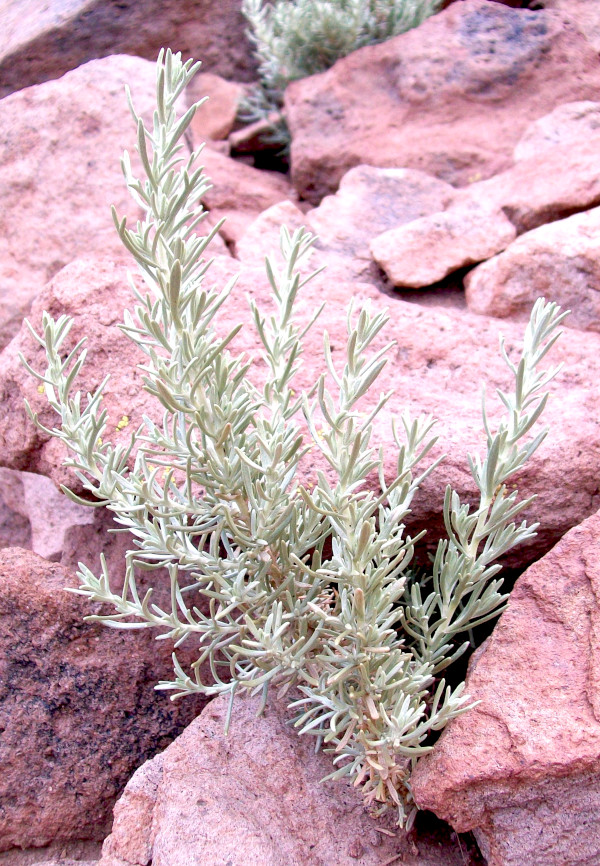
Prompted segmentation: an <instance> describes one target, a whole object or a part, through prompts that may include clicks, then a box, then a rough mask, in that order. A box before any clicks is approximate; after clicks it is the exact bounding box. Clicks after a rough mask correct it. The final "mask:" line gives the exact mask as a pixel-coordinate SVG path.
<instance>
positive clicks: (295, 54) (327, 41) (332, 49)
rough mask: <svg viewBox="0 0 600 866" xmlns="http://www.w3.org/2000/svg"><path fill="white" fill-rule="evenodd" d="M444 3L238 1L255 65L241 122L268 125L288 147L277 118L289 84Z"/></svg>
mask: <svg viewBox="0 0 600 866" xmlns="http://www.w3.org/2000/svg"><path fill="white" fill-rule="evenodd" d="M442 3H443V0H275V2H274V3H268V2H267V3H265V2H264V0H243V3H242V12H243V13H244V15H245V16H246V18H247V19H248V23H249V24H250V29H249V31H248V36H249V38H250V39H251V41H252V42H253V43H254V45H255V54H256V57H257V59H258V62H259V68H258V74H259V79H260V81H259V84H258V85H256V86H255V87H254V88H253V89H252V90H251V91H250V92H249V93H248V95H247V97H246V98H245V99H244V101H243V103H242V105H241V107H240V119H242V120H244V121H246V122H254V121H259V120H263V121H267V122H268V123H269V126H270V137H271V140H272V141H273V142H274V143H276V144H279V145H281V146H285V145H287V144H288V143H289V133H288V130H287V126H286V125H285V120H284V118H283V117H282V116H281V109H282V108H283V93H284V90H285V88H286V87H287V85H288V84H289V83H290V82H291V81H296V80H297V79H299V78H306V76H308V75H314V74H315V73H317V72H324V71H325V70H326V69H329V67H330V66H333V64H334V63H335V62H336V60H339V59H340V58H341V57H346V56H347V55H348V54H350V53H351V52H352V51H356V50H357V49H358V48H362V47H363V46H364V45H375V44H376V43H378V42H384V41H385V40H386V39H390V38H391V37H392V36H398V35H399V34H400V33H405V32H406V31H407V30H410V29H412V28H413V27H418V25H419V24H421V23H422V22H423V21H424V20H425V19H426V18H428V17H429V16H430V15H433V14H434V13H435V12H438V11H439V9H440V8H441V6H442Z"/></svg>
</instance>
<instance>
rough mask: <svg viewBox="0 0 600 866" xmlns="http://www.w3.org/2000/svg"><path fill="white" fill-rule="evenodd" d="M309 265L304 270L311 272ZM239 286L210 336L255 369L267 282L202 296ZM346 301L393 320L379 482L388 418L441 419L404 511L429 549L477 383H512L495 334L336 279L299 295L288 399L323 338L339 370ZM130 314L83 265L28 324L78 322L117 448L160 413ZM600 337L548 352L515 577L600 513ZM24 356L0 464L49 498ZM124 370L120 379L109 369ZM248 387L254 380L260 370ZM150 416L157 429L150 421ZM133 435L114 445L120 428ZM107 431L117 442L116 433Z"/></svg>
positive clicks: (48, 458)
mask: <svg viewBox="0 0 600 866" xmlns="http://www.w3.org/2000/svg"><path fill="white" fill-rule="evenodd" d="M318 263H319V262H318V257H315V260H314V262H313V266H317V265H318ZM236 273H238V274H239V280H238V283H237V284H236V287H235V290H234V292H233V293H232V295H231V297H230V298H229V301H228V303H227V305H226V306H225V307H224V309H223V319H222V320H221V321H220V323H219V329H220V330H221V332H222V333H223V334H225V333H227V331H228V330H229V329H230V328H231V326H233V325H234V324H235V323H236V322H239V321H244V322H246V323H247V324H248V327H246V328H244V329H243V330H242V331H241V332H240V334H239V335H238V337H237V338H236V343H235V348H236V349H237V350H239V351H248V352H250V353H251V354H254V355H256V353H257V350H258V348H259V347H258V341H257V337H256V335H255V333H254V330H253V327H252V326H251V325H250V323H249V313H248V306H247V296H248V295H249V296H250V297H254V298H255V299H257V300H259V301H261V302H266V303H268V300H267V301H265V299H268V297H269V292H268V288H267V281H266V277H265V276H264V272H263V270H262V269H257V268H251V267H245V266H242V264H240V263H239V262H236V261H235V260H234V259H231V258H227V257H223V256H221V257H217V259H216V260H215V264H214V265H213V267H212V268H211V270H210V271H209V275H208V276H207V283H208V284H209V285H210V284H211V283H214V284H216V285H218V286H223V285H224V284H225V282H226V281H227V280H228V279H229V278H231V277H232V276H234V275H235V274H236ZM352 297H354V298H355V300H356V302H357V303H362V302H364V301H366V300H369V301H370V302H371V303H372V304H373V305H374V307H375V308H376V309H377V308H379V309H381V308H382V307H384V306H387V307H389V308H390V314H391V319H392V321H391V323H390V325H389V326H388V328H387V329H386V333H382V334H381V336H380V338H379V342H378V344H377V345H378V346H383V345H384V344H385V343H386V342H387V341H388V340H389V339H390V338H395V339H396V341H397V349H396V351H395V352H393V353H391V356H390V363H389V364H388V366H387V367H386V368H385V371H384V373H383V374H382V377H381V380H380V382H379V383H378V385H377V392H378V393H379V391H388V390H394V392H395V393H394V396H393V397H392V399H391V401H390V403H389V404H388V409H387V410H386V412H385V413H384V415H382V416H381V417H380V418H379V419H377V420H376V422H375V430H374V441H375V442H377V443H381V444H382V445H383V447H384V454H385V460H386V472H387V475H388V476H391V475H392V474H393V473H394V469H395V465H396V463H395V461H396V448H395V446H394V445H393V441H392V437H391V430H390V416H391V415H398V414H399V413H400V412H401V411H402V410H403V409H404V408H405V407H406V408H409V409H410V411H411V413H412V414H413V415H415V414H419V413H431V414H433V415H434V416H435V417H437V418H438V419H440V425H439V428H438V431H437V432H438V434H439V436H440V439H439V442H438V445H437V446H436V450H435V454H440V453H445V454H446V455H447V457H446V460H445V462H444V463H443V465H442V466H441V467H439V468H438V470H437V471H436V472H435V473H434V474H433V475H432V476H430V477H429V478H428V479H427V481H426V482H425V484H424V486H423V489H422V491H421V492H420V494H419V495H417V496H416V497H415V499H414V501H413V515H412V520H411V530H414V531H416V530H417V529H419V528H425V527H427V528H428V529H429V535H428V538H429V542H430V544H435V543H436V542H437V539H438V538H439V537H440V535H442V534H443V525H442V518H441V509H442V503H443V499H444V490H445V486H446V483H450V484H452V486H453V487H455V489H457V490H458V491H459V493H460V495H461V496H463V497H464V498H465V499H466V500H467V501H472V500H473V498H474V496H475V487H474V482H473V480H472V478H471V476H470V473H469V471H468V468H467V462H466V453H467V451H475V452H481V450H482V448H483V442H484V437H483V432H482V428H481V418H480V402H479V393H480V384H481V381H482V379H484V380H485V382H486V386H487V390H488V394H493V393H494V389H495V388H497V387H502V388H506V387H507V386H508V385H510V377H509V374H508V371H507V369H506V367H505V365H504V363H503V361H502V360H501V357H500V352H499V349H498V323H497V321H495V320H493V319H489V318H487V317H482V316H477V315H475V314H472V313H469V312H467V311H463V310H460V311H457V310H451V309H444V310H442V309H440V308H436V307H421V306H418V305H415V304H411V303H406V302H404V301H400V300H398V299H396V298H395V297H390V296H388V297H385V296H384V295H382V293H381V292H380V291H379V290H377V289H376V288H375V287H374V286H372V285H370V284H367V283H359V282H355V283H347V282H344V281H341V280H337V279H331V277H330V275H328V273H327V272H325V273H324V274H323V275H321V276H320V277H319V278H318V279H317V280H315V281H314V282H313V283H311V284H309V285H308V286H306V288H305V291H304V294H303V299H302V300H301V301H300V306H299V308H298V312H299V314H300V316H301V317H303V316H305V317H306V318H308V317H309V316H310V315H311V314H312V312H313V311H314V310H315V309H317V308H318V307H319V306H320V304H321V302H322V301H323V300H326V301H327V304H328V306H327V308H326V310H325V312H324V313H323V314H322V317H321V319H320V320H319V326H318V328H316V329H314V330H313V331H312V332H311V334H310V335H309V336H308V337H307V339H306V342H305V355H304V366H303V367H302V369H301V370H300V372H299V374H298V377H297V382H296V386H295V387H296V389H297V390H298V389H300V388H305V389H309V388H310V387H311V386H312V385H313V384H314V382H315V381H316V379H317V378H318V375H319V374H320V373H321V371H322V369H323V360H322V330H323V329H325V328H326V329H327V330H328V332H329V334H330V339H331V343H332V346H333V349H334V353H335V352H337V353H338V354H337V355H335V354H334V357H340V353H341V351H342V349H343V346H344V343H345V307H346V305H347V303H348V301H349V300H350V298H352ZM129 303H130V298H129V290H128V288H127V287H126V286H125V283H124V275H123V270H120V269H118V268H116V267H114V266H112V265H106V264H105V265H103V266H102V267H99V266H95V268H94V270H93V271H92V270H91V269H90V267H89V265H88V264H86V263H85V262H77V263H73V264H72V265H71V266H70V267H69V268H67V269H65V270H64V271H63V272H62V273H61V274H59V275H57V277H56V278H55V279H54V280H53V281H52V282H51V283H50V284H49V285H48V287H47V289H46V290H45V291H44V293H43V294H42V295H41V296H40V297H38V299H37V300H36V302H35V305H34V308H33V310H32V323H33V324H34V325H35V326H37V327H39V321H40V318H41V311H42V309H43V308H44V307H46V308H47V309H49V311H50V312H51V313H52V314H53V315H55V316H56V315H58V314H59V313H63V312H66V313H68V314H71V315H73V316H74V317H75V320H76V321H75V324H74V326H73V334H72V336H73V339H74V340H76V339H77V337H78V336H82V335H87V336H88V338H89V354H88V361H87V364H86V366H85V367H84V370H83V373H82V379H81V386H82V388H83V389H84V390H88V389H93V388H94V387H96V386H97V385H98V383H99V382H100V381H101V380H102V378H103V377H104V375H105V373H106V372H108V371H110V372H111V373H112V375H113V378H112V379H111V381H110V382H109V385H108V387H107V391H106V408H107V410H108V415H109V431H108V434H107V435H111V436H112V437H113V438H114V439H115V440H116V441H121V442H126V441H128V440H127V437H128V434H129V430H132V429H135V428H136V427H137V426H138V424H139V423H141V421H142V416H143V414H149V415H151V416H154V417H155V418H158V417H159V415H160V412H159V407H157V405H156V404H155V403H154V401H153V400H150V399H149V398H148V396H147V395H146V394H145V392H144V391H143V390H142V388H141V381H140V373H139V371H137V370H135V369H134V365H135V364H136V363H137V362H138V358H139V357H140V356H139V355H138V354H137V352H136V350H135V347H133V346H132V345H131V344H130V343H129V340H128V339H127V338H126V337H125V336H124V335H123V334H122V333H121V331H120V330H119V329H118V327H117V325H118V322H120V321H121V320H122V312H121V311H122V308H123V306H124V305H126V304H129ZM522 331H523V326H522V325H521V324H514V323H510V322H506V323H503V324H502V332H503V333H504V334H505V336H506V338H507V345H508V346H509V347H516V346H518V345H520V341H521V339H522ZM599 339H600V338H599V337H598V335H597V334H593V333H583V332H580V331H573V330H570V329H568V330H567V331H566V332H565V334H564V336H563V338H562V339H561V341H560V342H559V344H558V345H557V346H556V347H555V349H554V350H553V360H552V363H560V362H562V363H563V364H564V367H563V370H562V371H561V373H560V374H559V376H558V378H557V379H556V380H555V382H554V383H553V386H552V392H553V394H554V395H555V396H554V399H551V400H550V403H549V406H548V409H547V412H546V420H545V423H546V424H547V425H548V426H549V427H550V430H551V433H550V435H549V437H548V439H547V441H546V442H545V443H544V445H543V447H542V448H541V449H540V450H539V451H538V452H537V454H536V455H535V456H534V458H533V459H532V461H531V462H530V464H529V465H528V466H527V468H526V469H525V470H524V471H523V472H522V473H521V474H520V475H519V477H518V478H515V483H516V484H517V486H518V488H519V490H520V491H521V493H522V494H523V495H524V496H527V495H530V494H532V493H537V494H539V498H538V499H537V500H536V502H535V503H534V504H533V505H532V506H530V508H529V510H528V512H527V514H526V516H527V519H529V520H538V521H540V523H541V527H540V530H539V535H538V536H537V538H536V539H535V540H534V541H532V542H531V543H530V544H529V546H527V547H523V548H519V549H517V550H515V551H514V553H513V554H512V555H511V556H512V559H511V564H513V565H518V564H521V565H523V564H526V563H529V562H531V561H532V560H533V559H534V558H535V557H536V556H539V555H542V554H543V553H545V552H546V551H547V550H548V549H549V547H550V546H551V545H552V544H554V543H555V542H556V540H557V539H558V538H559V537H560V536H561V535H563V534H564V533H565V532H566V531H567V530H568V529H569V528H570V527H572V526H574V525H576V524H577V523H579V522H581V520H583V519H585V517H587V516H589V514H590V513H591V512H593V511H594V510H596V508H598V507H599V504H596V503H597V501H598V500H597V485H598V473H597V462H598V459H599V455H600V428H599V427H598V424H597V407H596V406H595V403H594V400H593V397H592V396H591V395H592V394H593V391H592V388H593V384H592V383H594V382H596V380H597V379H598V377H599V376H600V352H599V348H600V344H599ZM19 349H21V350H22V351H23V352H24V353H25V355H26V357H27V358H28V360H29V361H30V363H32V364H33V366H34V367H35V368H40V367H41V368H43V366H44V360H43V357H42V349H41V347H36V346H35V345H34V343H33V340H32V338H31V337H30V335H29V333H28V332H27V331H26V330H25V328H23V330H22V332H21V333H20V334H19V336H18V337H17V338H15V340H14V341H13V342H12V343H11V344H10V345H9V346H8V347H7V348H6V349H5V351H4V353H3V355H2V358H1V360H0V400H2V401H4V403H3V405H4V406H5V407H6V410H7V411H6V413H5V415H4V416H3V417H0V463H2V464H3V465H5V466H7V467H9V468H12V469H21V470H23V469H25V470H27V471H34V472H38V473H40V474H44V475H48V476H49V477H50V478H51V479H52V480H53V481H54V483H55V484H59V483H66V484H68V485H72V486H73V485H74V486H75V487H76V488H77V483H76V482H74V479H73V477H72V476H71V475H70V473H69V472H67V470H65V469H63V467H62V459H63V453H62V450H61V447H60V443H57V442H56V441H54V440H52V441H48V439H47V437H46V436H45V435H43V434H41V433H40V432H38V431H36V430H35V429H34V428H33V426H32V424H31V422H30V421H29V419H28V417H27V415H26V413H25V410H24V408H23V402H22V401H23V397H27V399H28V400H30V402H31V404H32V406H33V408H34V410H36V411H39V412H40V416H41V419H42V421H43V422H45V423H46V424H52V425H53V424H54V423H55V419H54V418H53V416H52V412H50V411H49V410H48V407H47V404H46V402H45V396H44V395H41V394H39V393H38V390H37V383H36V381H35V380H33V379H32V378H31V377H30V376H29V375H28V374H27V373H26V372H25V370H24V369H23V368H22V367H21V365H20V363H19V361H18V358H17V353H18V351H19ZM115 357H119V358H120V361H121V363H120V364H119V366H118V368H117V369H115V367H114V363H113V362H112V361H111V359H113V358H115ZM256 369H257V373H256V375H257V376H259V377H260V369H261V368H260V365H258V366H257V368H256ZM489 403H490V405H489V409H490V416H491V419H492V422H493V420H494V419H495V418H496V417H497V416H498V414H499V404H498V402H497V401H496V402H494V401H493V400H492V399H491V398H490V401H489ZM154 413H156V415H155V414H154ZM125 415H126V416H127V417H128V419H129V425H128V427H126V428H124V429H121V430H120V431H119V432H118V433H117V432H116V431H115V428H116V427H117V426H118V423H119V420H120V419H122V418H123V416H125ZM113 431H114V432H113ZM316 465H317V464H316V461H315V460H314V455H311V459H310V462H307V463H306V464H305V465H304V466H303V468H302V469H301V473H300V479H301V480H302V481H304V482H306V483H308V482H311V481H314V480H315V479H314V472H315V466H316ZM557 466H560V471H561V481H560V485H557V483H556V471H557V470H556V467H557Z"/></svg>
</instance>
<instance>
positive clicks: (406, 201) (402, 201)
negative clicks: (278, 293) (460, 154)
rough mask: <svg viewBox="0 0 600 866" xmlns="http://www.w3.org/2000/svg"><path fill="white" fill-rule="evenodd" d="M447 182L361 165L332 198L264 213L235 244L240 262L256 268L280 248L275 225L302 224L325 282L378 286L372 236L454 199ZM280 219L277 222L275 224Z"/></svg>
mask: <svg viewBox="0 0 600 866" xmlns="http://www.w3.org/2000/svg"><path fill="white" fill-rule="evenodd" d="M454 193H455V190H454V188H453V187H451V186H450V184H447V183H444V181H441V180H437V179H436V178H434V177H431V175H428V174H425V172H422V171H414V170H412V169H402V168H387V169H386V168H373V167H372V166H369V165H360V166H357V167H356V168H353V169H351V170H350V171H349V172H347V173H346V174H345V175H344V177H343V178H342V181H341V183H340V188H339V190H338V191H337V193H336V194H335V195H332V196H327V197H326V198H324V199H323V201H322V202H321V204H320V205H319V207H317V208H313V209H312V210H309V211H308V212H307V213H305V214H302V213H301V211H299V210H298V208H296V207H294V206H293V205H292V204H291V203H290V204H288V203H287V202H282V203H281V205H277V206H276V207H274V208H272V209H270V210H268V211H266V212H264V213H263V214H261V215H260V216H259V217H258V218H257V220H256V221H255V222H254V223H253V224H252V225H251V226H249V227H248V230H247V231H246V233H245V234H244V235H243V236H242V237H241V238H240V239H239V242H238V243H237V245H236V255H237V256H238V258H240V259H242V260H243V261H245V262H248V263H252V264H261V265H262V263H263V262H264V257H265V254H266V252H268V251H269V245H271V246H270V249H271V250H272V249H276V248H278V246H279V227H280V226H281V224H283V223H285V224H288V225H289V228H291V229H293V228H297V227H298V226H300V225H304V226H306V227H307V228H308V229H309V230H310V231H312V232H313V233H314V234H316V235H317V239H318V240H317V243H316V245H315V254H314V259H315V262H316V260H317V258H318V260H319V262H318V264H325V263H326V264H327V268H328V271H327V272H328V274H329V277H330V279H331V278H332V275H335V277H336V278H337V279H342V280H344V281H350V280H354V279H366V280H367V281H368V282H372V283H378V282H381V279H380V276H379V272H378V269H377V267H376V266H374V264H373V261H372V258H371V254H370V251H369V241H370V240H371V238H373V237H375V236H376V235H378V234H380V233H381V232H383V231H385V230H386V229H391V228H392V227H396V226H400V225H404V224H405V223H410V222H412V221H414V220H416V219H418V218H419V217H423V216H425V215H426V214H432V213H436V212H437V211H440V210H443V209H444V208H445V207H446V206H447V205H448V204H449V203H450V202H451V201H452V199H453V197H454ZM278 220H279V224H277V221H278Z"/></svg>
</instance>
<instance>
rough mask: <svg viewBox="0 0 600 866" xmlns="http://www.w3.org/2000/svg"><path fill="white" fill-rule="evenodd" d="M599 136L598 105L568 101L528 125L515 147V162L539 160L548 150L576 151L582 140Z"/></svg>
mask: <svg viewBox="0 0 600 866" xmlns="http://www.w3.org/2000/svg"><path fill="white" fill-rule="evenodd" d="M598 135H600V102H590V101H589V100H588V101H584V102H567V103H566V104H565V105H559V106H558V107H557V108H555V109H554V111H551V112H550V114H545V115H544V116H543V117H540V118H539V119H538V120H535V121H534V122H533V123H531V124H530V125H529V126H528V127H527V129H526V130H525V132H524V133H523V135H522V136H521V138H520V140H519V142H518V144H517V146H516V147H515V152H514V156H515V160H517V161H519V160H521V159H536V158H537V159H539V157H540V156H541V155H543V153H544V152H545V151H546V150H548V148H553V147H556V146H557V145H569V147H575V148H577V147H578V146H579V144H580V142H581V141H582V139H584V138H588V137H589V136H593V137H595V136H598Z"/></svg>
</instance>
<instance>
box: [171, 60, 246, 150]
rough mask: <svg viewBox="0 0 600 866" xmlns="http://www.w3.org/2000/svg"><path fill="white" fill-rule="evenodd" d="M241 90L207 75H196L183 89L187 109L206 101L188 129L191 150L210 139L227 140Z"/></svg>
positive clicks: (235, 83)
mask: <svg viewBox="0 0 600 866" xmlns="http://www.w3.org/2000/svg"><path fill="white" fill-rule="evenodd" d="M243 94H244V88H243V86H242V85H241V84H238V83H237V82H235V81H227V80H226V79H225V78H221V76H220V75H214V74H213V73H211V72H200V73H199V74H198V75H196V77H195V78H194V79H193V80H192V82H191V83H190V84H189V85H188V87H187V88H186V94H185V95H186V102H187V104H188V106H190V105H193V104H194V103H195V102H198V100H199V99H203V98H204V97H208V100H207V102H206V103H205V104H204V106H203V107H202V109H201V110H200V111H197V112H196V114H195V116H194V118H193V120H192V123H191V125H190V130H189V131H190V134H191V136H192V140H193V146H194V148H196V147H198V146H199V145H200V144H201V143H202V142H203V141H206V139H208V138H210V139H213V140H217V141H218V140H220V139H224V138H227V136H228V135H229V133H230V132H231V130H232V129H233V127H234V124H235V121H236V117H237V111H238V104H239V101H240V99H241V98H242V96H243Z"/></svg>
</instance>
